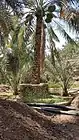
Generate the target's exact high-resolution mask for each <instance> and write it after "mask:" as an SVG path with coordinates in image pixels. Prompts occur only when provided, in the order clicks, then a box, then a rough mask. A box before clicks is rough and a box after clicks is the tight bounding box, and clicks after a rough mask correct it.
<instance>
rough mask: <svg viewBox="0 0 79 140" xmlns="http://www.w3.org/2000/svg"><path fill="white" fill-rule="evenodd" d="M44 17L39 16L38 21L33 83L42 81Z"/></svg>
mask: <svg viewBox="0 0 79 140" xmlns="http://www.w3.org/2000/svg"><path fill="white" fill-rule="evenodd" d="M41 27H42V17H41V16H37V21H36V36H35V48H34V67H33V75H32V77H33V78H32V83H34V84H39V83H40V48H41V36H42V29H41Z"/></svg>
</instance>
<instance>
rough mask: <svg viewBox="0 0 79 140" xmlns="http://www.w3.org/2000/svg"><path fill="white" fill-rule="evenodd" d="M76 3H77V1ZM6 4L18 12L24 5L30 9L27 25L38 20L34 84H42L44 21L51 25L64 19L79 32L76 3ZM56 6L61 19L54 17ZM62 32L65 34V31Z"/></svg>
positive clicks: (62, 0)
mask: <svg viewBox="0 0 79 140" xmlns="http://www.w3.org/2000/svg"><path fill="white" fill-rule="evenodd" d="M75 1H76V2H77V0H75ZM6 2H7V3H8V4H9V5H10V6H11V7H12V8H13V9H14V10H15V11H17V12H18V11H20V10H21V9H22V5H21V4H22V3H23V4H24V7H25V8H28V11H29V12H26V13H27V14H26V20H27V24H28V22H29V21H30V22H29V23H31V20H32V19H33V18H36V35H35V48H34V52H35V55H34V59H35V60H34V67H33V80H32V83H40V59H41V56H40V49H41V45H42V43H41V41H42V25H43V24H42V23H43V21H44V20H45V22H47V23H50V22H51V21H52V19H54V18H63V19H64V20H67V21H68V23H69V24H70V26H71V25H73V26H74V27H75V29H76V30H79V28H78V23H79V21H78V12H77V10H75V9H74V8H73V7H72V5H73V4H75V3H74V1H73V0H49V1H48V0H27V1H26V0H23V1H21V2H19V1H18V0H15V1H14V0H11V1H10V0H6ZM71 2H72V3H71ZM56 5H57V6H58V7H60V10H59V11H58V12H59V17H58V16H55V15H54V12H55V11H56ZM21 13H22V11H21ZM57 15H58V14H57ZM76 19H77V20H76ZM72 23H73V24H72ZM61 31H63V32H64V30H63V29H62V30H61ZM64 35H65V36H66V37H67V39H68V40H70V37H69V36H68V35H67V34H66V32H65V33H64Z"/></svg>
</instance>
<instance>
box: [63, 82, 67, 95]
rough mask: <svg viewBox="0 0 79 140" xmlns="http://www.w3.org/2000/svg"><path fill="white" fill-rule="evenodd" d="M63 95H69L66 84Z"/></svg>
mask: <svg viewBox="0 0 79 140" xmlns="http://www.w3.org/2000/svg"><path fill="white" fill-rule="evenodd" d="M63 96H68V90H67V86H66V85H65V84H64V87H63Z"/></svg>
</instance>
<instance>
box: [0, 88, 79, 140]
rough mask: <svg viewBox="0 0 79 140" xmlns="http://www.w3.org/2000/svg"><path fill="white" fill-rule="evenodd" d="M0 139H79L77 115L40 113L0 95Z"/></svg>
mask: <svg viewBox="0 0 79 140" xmlns="http://www.w3.org/2000/svg"><path fill="white" fill-rule="evenodd" d="M0 91H1V93H2V92H6V91H7V92H8V87H3V88H0ZM45 114H46V115H45ZM0 140H79V117H78V116H70V115H50V114H48V113H45V112H41V113H40V112H38V111H36V110H34V109H32V108H30V107H28V106H27V105H26V104H24V103H22V102H20V103H18V102H15V101H10V100H8V99H7V98H6V99H2V96H1V97H0Z"/></svg>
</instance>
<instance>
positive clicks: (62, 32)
mask: <svg viewBox="0 0 79 140" xmlns="http://www.w3.org/2000/svg"><path fill="white" fill-rule="evenodd" d="M54 22H55V23H56V25H57V29H58V31H59V32H60V34H61V35H62V36H63V37H64V38H65V39H66V40H67V41H68V42H69V43H71V44H75V45H77V44H76V42H75V41H74V39H72V38H71V37H70V35H69V34H68V33H67V32H66V30H65V29H64V28H63V27H62V25H61V24H60V23H59V22H56V21H54Z"/></svg>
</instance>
